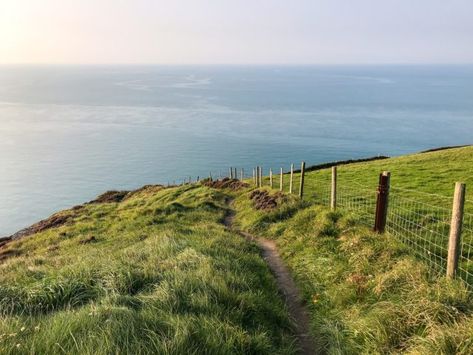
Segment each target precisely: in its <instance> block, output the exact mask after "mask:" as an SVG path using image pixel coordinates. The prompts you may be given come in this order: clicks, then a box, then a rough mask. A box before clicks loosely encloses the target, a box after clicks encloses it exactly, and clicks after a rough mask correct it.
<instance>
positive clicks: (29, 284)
mask: <svg viewBox="0 0 473 355" xmlns="http://www.w3.org/2000/svg"><path fill="white" fill-rule="evenodd" d="M224 199H225V195H224V194H222V193H220V192H217V191H211V190H209V189H207V188H204V187H199V186H184V187H180V188H174V189H159V188H150V189H148V190H145V191H143V192H141V193H140V194H137V195H136V196H133V197H132V198H130V199H128V200H126V201H124V202H122V203H110V204H99V205H87V206H85V207H84V209H82V210H80V212H79V213H78V214H76V216H75V217H74V220H73V221H72V222H71V223H70V224H68V225H64V226H61V227H59V228H56V229H51V230H48V231H45V232H42V233H40V234H37V235H34V236H31V237H29V238H27V239H24V240H21V241H18V242H14V243H11V244H10V245H9V248H10V249H13V250H16V251H17V253H18V255H19V256H18V257H12V258H9V259H7V260H5V261H4V262H3V263H2V264H1V265H0V285H1V287H0V352H1V353H2V354H25V353H37V354H63V353H68V354H70V353H75V354H112V353H113V354H115V353H124V354H126V353H128V354H156V353H159V354H193V353H194V354H201V353H208V354H225V353H228V354H229V353H250V354H251V353H254V354H264V353H267V354H269V353H280V354H286V353H294V352H295V346H294V338H293V335H292V328H291V323H290V321H289V320H288V316H287V312H286V309H285V306H284V304H283V302H282V300H281V299H280V297H279V295H278V292H277V288H276V286H275V283H274V279H273V277H272V275H271V273H270V271H269V269H268V267H267V266H266V264H265V262H264V260H263V259H262V258H261V257H260V255H259V251H258V249H257V247H256V246H255V245H252V244H250V243H248V242H246V241H244V240H243V239H242V238H241V237H239V236H238V235H235V234H233V233H230V232H229V231H227V230H225V228H224V227H223V226H222V225H221V223H220V221H221V219H222V217H223V215H224V213H225V210H226V206H225V204H224ZM91 236H94V238H95V239H94V241H91V242H87V243H84V242H83V241H84V240H88V239H90V237H91ZM81 242H82V243H81Z"/></svg>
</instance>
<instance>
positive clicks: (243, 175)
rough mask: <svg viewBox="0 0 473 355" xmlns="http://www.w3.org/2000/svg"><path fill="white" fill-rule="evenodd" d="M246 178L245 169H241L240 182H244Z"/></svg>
mask: <svg viewBox="0 0 473 355" xmlns="http://www.w3.org/2000/svg"><path fill="white" fill-rule="evenodd" d="M244 178H245V173H244V171H243V168H241V169H240V180H241V181H243V179H244Z"/></svg>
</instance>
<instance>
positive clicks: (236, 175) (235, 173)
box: [233, 168, 238, 180]
mask: <svg viewBox="0 0 473 355" xmlns="http://www.w3.org/2000/svg"><path fill="white" fill-rule="evenodd" d="M233 178H234V179H236V180H238V174H237V168H234V172H233Z"/></svg>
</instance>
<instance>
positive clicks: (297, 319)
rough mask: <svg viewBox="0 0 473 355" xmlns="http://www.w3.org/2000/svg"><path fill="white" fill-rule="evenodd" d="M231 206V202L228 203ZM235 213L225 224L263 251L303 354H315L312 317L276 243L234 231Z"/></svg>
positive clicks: (226, 217) (232, 212)
mask: <svg viewBox="0 0 473 355" xmlns="http://www.w3.org/2000/svg"><path fill="white" fill-rule="evenodd" d="M228 204H229V205H231V201H228ZM234 216H235V211H233V210H229V211H228V213H227V215H226V216H225V219H224V224H225V226H226V227H227V228H228V229H231V230H233V231H235V232H237V233H239V234H240V235H242V236H243V237H245V238H246V239H247V240H249V241H252V242H255V243H257V244H258V246H259V247H260V248H261V250H262V254H263V258H264V259H265V261H266V262H267V263H268V266H269V268H270V269H271V272H272V273H273V275H274V276H275V278H276V282H277V285H278V288H279V292H281V293H282V295H283V296H284V299H285V302H286V305H287V307H288V310H289V316H290V317H291V319H292V320H293V322H294V324H295V327H296V335H297V339H298V342H299V347H300V348H301V353H302V354H315V353H316V351H315V344H314V341H313V339H312V337H311V335H310V331H309V329H310V317H309V312H308V310H307V308H306V307H305V305H304V301H303V298H302V296H301V294H300V291H299V289H298V287H297V286H296V284H295V282H294V280H293V279H292V276H291V274H290V272H289V270H288V269H287V267H286V266H285V265H284V263H283V261H282V259H281V257H280V256H279V253H278V249H277V246H276V243H274V242H273V241H272V240H268V239H265V238H260V237H256V236H254V235H252V234H249V233H246V232H243V231H238V230H234V229H233V218H234Z"/></svg>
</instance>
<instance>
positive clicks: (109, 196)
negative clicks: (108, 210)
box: [89, 191, 130, 204]
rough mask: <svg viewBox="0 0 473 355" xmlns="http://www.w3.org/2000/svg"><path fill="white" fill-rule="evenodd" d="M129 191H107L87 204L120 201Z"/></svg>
mask: <svg viewBox="0 0 473 355" xmlns="http://www.w3.org/2000/svg"><path fill="white" fill-rule="evenodd" d="M129 193H130V191H107V192H104V193H103V194H101V195H99V196H98V197H97V198H96V199H95V200H92V201H90V202H89V204H94V203H112V202H121V201H123V199H124V198H125V197H126V195H128V194H129Z"/></svg>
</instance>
